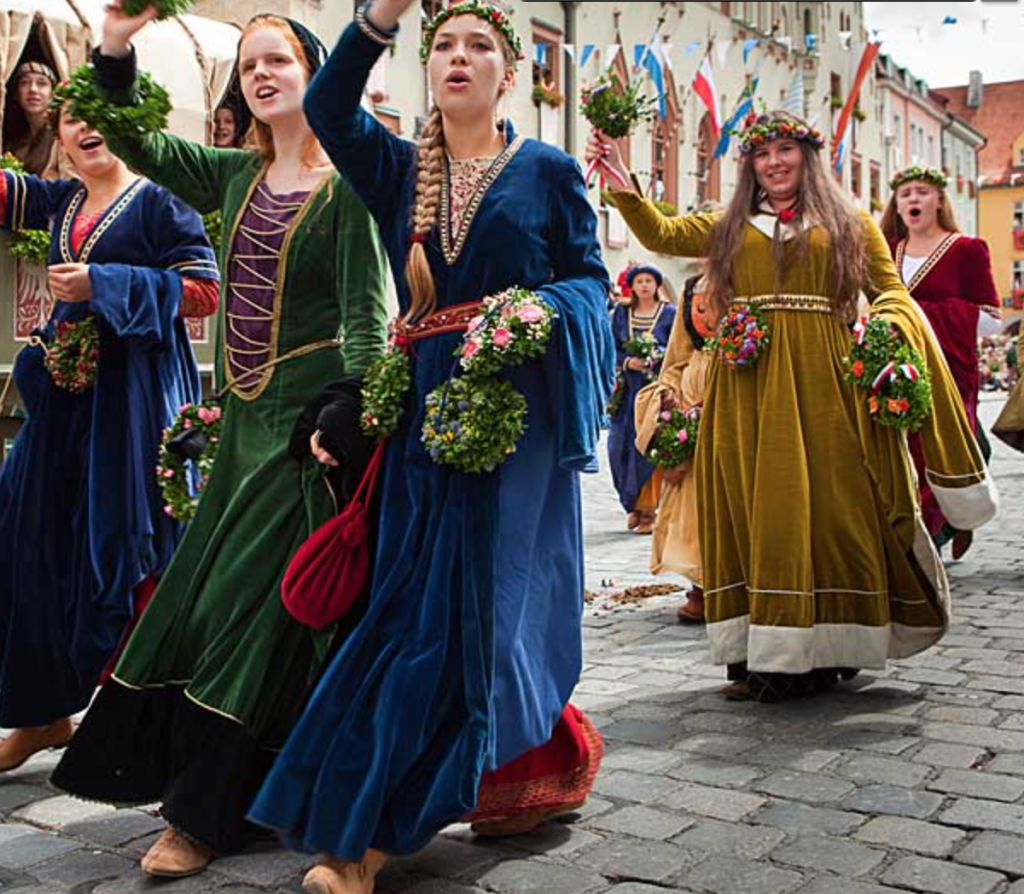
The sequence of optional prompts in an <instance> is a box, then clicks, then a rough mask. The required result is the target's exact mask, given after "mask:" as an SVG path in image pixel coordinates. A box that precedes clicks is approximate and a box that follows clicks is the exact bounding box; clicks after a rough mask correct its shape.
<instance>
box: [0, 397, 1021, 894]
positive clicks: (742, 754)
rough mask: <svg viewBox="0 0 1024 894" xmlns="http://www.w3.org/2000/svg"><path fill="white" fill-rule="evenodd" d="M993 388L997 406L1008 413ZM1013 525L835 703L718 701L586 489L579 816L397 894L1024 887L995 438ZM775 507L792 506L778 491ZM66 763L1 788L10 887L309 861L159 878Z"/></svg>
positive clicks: (1013, 598) (600, 503)
mask: <svg viewBox="0 0 1024 894" xmlns="http://www.w3.org/2000/svg"><path fill="white" fill-rule="evenodd" d="M1000 404H1001V400H1000V399H998V398H997V399H994V400H986V402H985V404H984V411H983V418H984V419H985V420H986V421H987V422H989V423H990V422H991V421H992V419H993V418H994V417H995V413H996V412H997V410H998V408H999V406H1000ZM994 447H995V451H996V455H995V459H994V468H995V473H996V478H997V480H998V482H999V485H1000V490H1001V493H1002V499H1003V511H1002V514H1001V516H1000V518H999V520H998V523H997V524H995V525H993V526H990V528H989V529H987V530H986V531H985V532H984V534H983V535H982V536H981V537H980V538H979V539H980V542H979V543H978V545H977V546H975V548H974V549H973V551H972V552H971V553H970V555H969V561H966V562H964V563H960V564H954V565H951V566H949V573H950V576H951V578H952V581H953V583H954V586H955V596H954V599H955V611H956V616H957V617H956V625H955V627H954V629H953V631H952V632H951V633H950V635H949V636H947V637H946V638H945V639H944V640H943V642H942V643H941V645H940V646H938V647H936V648H933V649H931V650H930V651H928V652H927V653H925V654H923V655H920V656H917V657H916V658H914V659H913V660H910V661H904V662H899V663H894V664H893V665H891V666H890V668H889V669H888V670H887V671H886V672H885V673H882V674H879V673H874V674H863V675H862V676H861V677H860V678H858V680H857V681H855V684H854V685H851V686H850V687H849V688H846V689H844V690H843V691H841V692H837V693H836V694H835V695H833V696H830V697H828V698H819V699H817V700H812V701H806V702H798V703H792V704H784V705H779V706H769V705H751V704H736V703H731V702H727V701H725V700H724V699H723V698H722V697H721V696H720V695H719V694H718V693H717V690H718V689H719V688H720V686H721V685H722V682H723V678H724V675H723V672H722V670H721V669H719V668H714V667H711V666H710V665H709V664H708V653H707V647H706V641H705V638H704V635H703V634H702V633H701V632H699V631H694V630H692V629H688V628H681V627H677V626H676V625H675V623H674V621H675V618H674V611H675V607H676V605H677V603H678V601H679V598H680V595H679V594H677V595H673V596H663V597H659V598H655V599H650V600H646V601H644V602H642V603H641V604H639V605H636V606H631V607H622V606H615V607H613V608H610V609H609V608H608V607H607V606H608V605H609V600H608V599H607V597H608V595H609V593H610V591H613V590H621V589H622V588H624V587H626V586H628V585H631V584H638V583H650V582H651V578H650V577H649V576H648V575H647V574H646V563H647V557H646V550H647V544H648V543H649V541H648V540H646V539H645V538H641V537H637V536H635V535H632V534H627V533H626V532H625V531H624V525H623V522H624V519H623V517H622V514H621V512H620V511H619V510H618V507H617V506H616V503H615V499H614V494H613V493H612V492H611V487H610V484H609V482H608V480H607V478H606V477H605V476H596V477H590V478H588V479H587V480H586V481H585V484H584V488H585V508H586V517H587V525H586V534H587V543H588V549H589V554H588V555H589V564H588V587H589V588H590V589H591V590H595V591H598V592H599V595H600V597H601V598H599V599H598V600H597V601H596V602H594V603H592V605H591V606H590V607H589V608H588V610H587V615H586V618H585V620H584V624H585V628H586V662H587V666H586V672H585V674H584V676H583V681H582V682H581V684H580V686H579V688H578V690H577V696H576V699H575V701H576V702H577V704H579V705H580V706H581V707H583V708H585V709H586V710H587V711H588V712H589V713H590V715H591V717H592V718H593V719H594V720H595V722H596V723H598V724H599V726H600V727H601V729H602V732H603V734H604V735H605V737H606V742H607V745H608V755H607V757H606V759H605V762H604V767H603V770H602V772H601V775H600V776H599V778H598V781H597V785H596V789H595V793H594V796H593V797H592V798H591V800H590V802H589V803H588V804H587V806H586V807H585V808H584V809H583V810H582V811H581V812H580V814H579V815H578V816H576V817H574V818H572V819H571V821H568V822H564V823H552V824H549V825H548V826H547V827H545V828H544V829H543V831H542V832H540V833H538V834H535V835H533V836H529V837H523V838H518V839H506V840H505V841H503V842H501V843H487V842H483V841H479V840H475V839H474V838H473V837H472V836H471V835H470V834H469V832H468V830H467V829H466V828H465V827H455V828H453V829H450V830H448V831H446V832H445V833H444V834H442V835H440V836H439V837H438V838H437V839H436V840H435V842H434V843H433V844H432V845H431V846H430V847H429V848H427V850H426V851H424V852H423V853H421V854H419V855H418V856H416V857H414V858H410V859H405V860H400V861H395V862H394V863H393V864H391V865H390V866H389V867H388V868H387V869H386V871H385V872H384V874H383V876H382V877H381V881H380V884H379V886H378V891H379V892H380V894H400V892H415V894H482V892H496V894H587V892H593V894H604V892H609V894H659V892H665V891H689V892H708V894H788V892H800V894H887V892H888V894H895V892H898V891H907V890H910V891H919V892H935V894H1024V552H1022V551H1021V549H1020V548H1019V546H1018V544H1019V543H1020V542H1021V540H1022V534H1024V506H1022V497H1024V487H1022V480H1024V457H1021V456H1020V455H1018V454H1015V453H1012V452H1011V451H1009V450H1008V449H1005V448H1003V447H1002V445H1001V444H998V443H997V444H995V445H994ZM779 511H780V512H781V511H785V507H784V506H780V510H779ZM54 762H55V757H54V756H53V755H45V756H41V757H39V758H37V759H35V760H33V761H32V762H31V763H30V764H28V765H26V766H25V767H24V768H22V769H21V770H20V771H17V772H14V773H11V774H10V775H9V776H8V777H7V778H5V779H3V780H2V781H0V815H2V817H3V823H2V824H0V892H5V891H8V890H16V891H17V892H18V894H52V892H73V894H128V892H137V891H148V890H150V889H154V890H155V889H156V888H159V889H160V890H161V891H164V890H166V891H167V892H168V894H197V892H207V891H223V892H232V894H257V892H275V894H284V892H297V891H299V890H300V879H301V876H302V873H303V871H304V869H305V867H306V866H307V865H309V862H310V861H309V858H307V857H303V856H299V855H295V854H290V853H286V852H283V851H279V850H266V851H263V852H258V853H249V854H244V855H240V856H235V857H231V858H228V859H224V860H219V861H217V862H216V863H215V864H214V867H213V869H211V870H210V871H209V872H207V873H206V874H205V875H203V876H200V877H198V878H194V879H188V880H183V881H178V882H170V883H163V884H161V883H155V882H151V881H147V880H145V879H144V878H143V877H142V875H141V874H140V873H139V871H138V869H137V867H136V865H135V864H136V861H137V859H138V856H139V855H140V854H141V853H142V852H143V851H144V850H145V849H146V847H147V846H148V844H149V843H150V842H151V841H152V840H153V838H154V836H155V835H156V834H157V833H158V831H159V830H160V828H161V827H162V823H161V822H160V820H159V819H158V818H156V817H155V815H154V812H153V811H149V810H145V811H140V810H114V809H113V808H106V807H102V806H97V805H94V804H86V803H82V802H79V801H74V800H72V799H70V798H67V797H63V796H61V795H59V794H58V793H56V792H54V791H52V790H50V789H48V788H47V786H46V777H47V771H48V769H49V768H50V767H52V765H53V763H54Z"/></svg>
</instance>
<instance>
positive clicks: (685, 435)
mask: <svg viewBox="0 0 1024 894" xmlns="http://www.w3.org/2000/svg"><path fill="white" fill-rule="evenodd" d="M676 437H677V438H678V439H679V443H680V444H685V443H686V442H687V441H689V440H690V433H689V432H688V431H687V430H686V429H685V428H681V429H679V434H677V435H676Z"/></svg>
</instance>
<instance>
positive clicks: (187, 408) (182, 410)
mask: <svg viewBox="0 0 1024 894" xmlns="http://www.w3.org/2000/svg"><path fill="white" fill-rule="evenodd" d="M191 408H192V404H182V405H181V409H180V410H179V411H178V412H179V413H184V412H185V411H186V410H189V409H191Z"/></svg>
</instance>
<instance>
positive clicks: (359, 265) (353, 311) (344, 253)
mask: <svg viewBox="0 0 1024 894" xmlns="http://www.w3.org/2000/svg"><path fill="white" fill-rule="evenodd" d="M338 188H339V190H340V192H341V195H339V197H338V199H337V201H338V210H337V215H338V233H337V251H338V262H337V265H336V270H337V289H336V292H337V298H338V301H339V302H340V309H341V333H342V336H343V338H344V344H343V345H342V349H341V353H342V357H343V358H344V362H345V372H346V373H362V372H364V371H365V370H366V368H367V367H368V366H369V365H370V364H371V363H372V362H373V361H374V360H375V359H376V358H377V357H379V356H380V355H381V354H383V353H384V347H385V344H386V341H387V318H388V309H387V258H386V257H385V255H384V249H383V247H382V246H381V242H380V238H379V237H378V235H377V225H376V224H375V223H374V221H373V219H372V218H371V217H370V214H369V212H368V211H367V210H366V207H365V206H364V205H363V204H362V202H360V201H359V199H358V198H357V197H356V196H355V195H354V194H353V192H352V191H351V190H350V189H349V188H348V187H347V186H346V185H345V184H344V183H343V182H339V183H338Z"/></svg>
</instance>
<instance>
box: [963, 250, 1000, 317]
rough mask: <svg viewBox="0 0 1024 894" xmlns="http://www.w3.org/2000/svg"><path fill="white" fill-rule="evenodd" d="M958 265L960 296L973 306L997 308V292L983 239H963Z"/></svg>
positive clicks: (990, 262) (989, 258)
mask: <svg viewBox="0 0 1024 894" xmlns="http://www.w3.org/2000/svg"><path fill="white" fill-rule="evenodd" d="M964 242H965V243H966V245H965V246H964V248H965V251H964V263H963V264H961V265H960V294H961V295H963V296H964V298H966V299H967V300H968V301H970V302H971V303H973V304H980V305H982V306H983V307H999V290H998V289H997V288H996V283H995V280H994V279H993V278H992V258H991V256H990V255H989V250H988V244H987V243H986V242H985V240H984V239H965V240H964Z"/></svg>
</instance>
